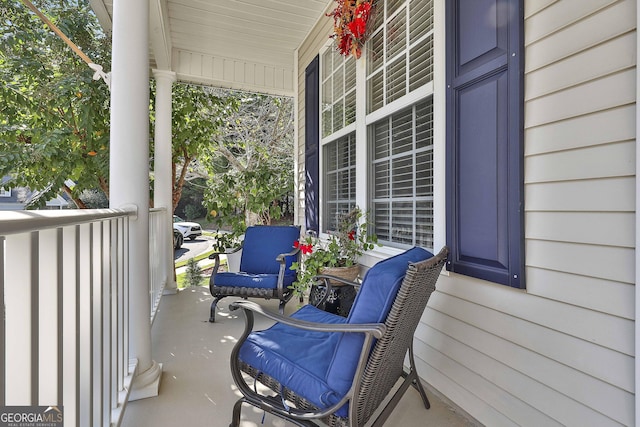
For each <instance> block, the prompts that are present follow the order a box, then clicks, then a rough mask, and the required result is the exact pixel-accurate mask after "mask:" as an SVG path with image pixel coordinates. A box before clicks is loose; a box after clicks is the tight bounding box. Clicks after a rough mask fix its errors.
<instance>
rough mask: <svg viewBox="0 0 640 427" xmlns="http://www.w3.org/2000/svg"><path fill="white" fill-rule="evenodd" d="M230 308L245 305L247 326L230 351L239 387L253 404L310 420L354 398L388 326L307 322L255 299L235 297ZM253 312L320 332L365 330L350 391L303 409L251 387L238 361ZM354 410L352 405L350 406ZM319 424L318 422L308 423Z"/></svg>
mask: <svg viewBox="0 0 640 427" xmlns="http://www.w3.org/2000/svg"><path fill="white" fill-rule="evenodd" d="M229 308H230V309H231V310H237V309H239V308H242V309H243V311H244V314H245V328H244V332H243V333H242V335H241V336H240V338H239V339H238V341H237V342H236V344H235V345H234V346H233V350H232V351H231V358H230V359H231V360H230V365H231V376H232V377H233V380H234V382H235V383H236V385H237V386H238V388H239V389H240V392H241V393H242V394H243V395H244V397H245V398H246V399H247V401H248V402H250V403H252V404H253V405H254V406H255V405H257V407H259V408H263V409H266V410H267V411H269V412H273V413H276V414H279V415H280V416H281V417H284V418H285V419H288V420H292V418H293V419H297V420H311V419H321V418H324V417H326V416H328V415H330V414H332V413H334V412H335V411H336V410H338V408H340V407H342V405H344V404H345V403H347V402H348V401H349V400H351V401H353V397H354V393H355V390H356V389H357V388H358V387H359V381H360V380H359V378H360V376H361V375H362V372H363V370H364V367H365V365H366V362H367V358H368V355H369V351H370V349H371V346H372V345H373V339H374V338H378V339H379V338H381V337H382V336H383V334H384V333H385V332H386V329H387V328H386V326H385V325H384V324H382V323H368V324H344V323H343V324H327V323H317V322H307V321H304V320H298V319H292V318H290V317H285V316H282V315H280V314H276V313H274V312H271V311H269V310H265V309H264V308H262V307H261V306H260V305H258V304H256V303H255V302H252V301H244V300H242V301H236V302H234V303H232V304H231V305H230V306H229ZM253 313H258V314H260V315H263V316H265V317H267V318H269V319H271V320H275V321H277V322H280V323H283V324H286V325H289V326H292V327H297V328H301V329H306V330H311V331H320V332H356V333H357V332H360V333H364V335H365V338H364V342H363V344H362V349H361V351H360V358H359V361H358V365H357V368H356V373H355V375H354V383H353V384H352V385H351V387H350V389H349V391H348V392H347V393H346V394H345V395H344V396H343V397H342V399H340V401H339V402H337V403H335V404H333V405H330V406H329V407H327V408H325V409H324V410H304V409H297V408H291V407H286V406H282V405H281V404H280V400H279V399H272V398H269V397H267V396H263V395H260V394H259V393H258V391H257V390H253V389H252V388H251V387H249V386H248V385H247V382H246V381H245V379H244V377H243V376H242V373H241V372H240V367H239V363H238V357H239V354H240V347H241V346H242V344H243V343H244V342H245V341H246V340H247V337H248V336H249V334H250V333H251V331H252V330H253V326H254V316H253ZM350 411H351V409H350ZM295 424H297V425H306V424H300V423H298V422H296V423H295ZM309 425H316V424H309Z"/></svg>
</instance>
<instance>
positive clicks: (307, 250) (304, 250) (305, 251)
mask: <svg viewBox="0 0 640 427" xmlns="http://www.w3.org/2000/svg"><path fill="white" fill-rule="evenodd" d="M301 249H302V254H303V255H304V254H310V253H313V245H302V247H301Z"/></svg>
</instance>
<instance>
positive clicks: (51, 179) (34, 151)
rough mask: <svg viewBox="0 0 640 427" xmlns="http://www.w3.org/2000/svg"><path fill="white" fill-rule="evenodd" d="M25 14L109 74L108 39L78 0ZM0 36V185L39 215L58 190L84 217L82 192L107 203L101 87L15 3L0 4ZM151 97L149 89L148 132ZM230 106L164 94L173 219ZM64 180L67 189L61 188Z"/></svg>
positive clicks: (48, 3)
mask: <svg viewBox="0 0 640 427" xmlns="http://www.w3.org/2000/svg"><path fill="white" fill-rule="evenodd" d="M35 5H36V6H37V7H39V8H40V10H41V11H43V12H44V13H45V14H47V15H48V17H49V19H50V20H51V21H53V23H54V24H55V25H56V26H57V27H58V28H60V29H61V30H62V32H63V33H65V34H66V35H67V36H68V37H69V38H70V39H71V40H72V41H73V42H74V43H75V44H76V45H78V46H79V47H80V48H81V49H82V51H83V52H84V53H85V54H86V55H88V56H89V57H90V58H91V59H92V60H93V62H94V63H97V64H100V65H102V66H103V68H104V69H105V70H108V69H110V68H111V65H110V64H111V42H110V39H109V37H107V36H106V35H105V34H104V33H103V31H102V29H101V28H100V25H99V23H98V21H97V18H96V17H95V15H94V14H93V12H92V11H91V9H90V8H89V6H88V2H87V0H65V1H61V0H55V1H54V0H40V1H36V2H35ZM0 34H1V36H0V81H1V83H2V84H0V111H1V113H2V114H1V115H0V153H2V155H1V156H0V177H3V176H7V175H9V176H11V177H12V178H13V180H12V182H11V183H10V184H9V185H11V186H24V187H29V188H32V189H35V190H38V191H40V193H41V197H40V198H39V199H38V202H39V204H40V205H41V204H44V203H45V202H46V200H48V199H50V198H52V197H54V196H55V195H57V194H58V193H59V192H60V191H61V190H62V191H65V192H67V193H68V194H69V195H70V196H71V197H72V198H73V200H74V201H75V202H76V205H78V207H81V208H82V207H88V206H87V204H86V203H84V201H83V199H82V197H83V195H86V194H90V193H87V192H86V190H92V191H95V190H97V189H99V190H100V191H102V192H103V193H104V194H105V195H106V197H107V198H108V195H109V128H110V114H109V90H108V88H107V85H106V84H104V83H103V82H101V81H94V80H93V79H92V77H93V73H94V71H93V70H91V69H90V68H89V67H88V66H87V64H86V63H84V62H83V61H82V60H81V59H80V58H79V57H78V56H77V55H76V54H75V53H74V52H73V51H72V50H71V49H70V48H69V47H68V46H67V45H66V44H65V43H64V42H63V41H62V40H61V39H60V38H59V37H58V36H57V35H56V34H55V33H53V32H52V31H51V30H50V29H49V28H48V27H47V26H45V25H44V24H43V22H42V21H41V20H40V19H39V18H38V17H37V16H36V15H35V14H34V13H32V12H31V11H30V10H29V9H28V8H27V7H25V5H24V4H23V3H22V2H20V1H19V0H3V2H2V3H1V4H0ZM154 92H155V85H154V84H153V81H152V84H151V96H150V99H151V104H152V105H151V120H150V124H151V126H152V130H153V119H154V115H153V111H154V108H153V107H154V106H153V103H154V100H155V95H154ZM234 102H235V99H234V98H224V99H223V98H220V97H217V96H215V95H214V94H213V93H212V92H211V91H207V90H205V88H203V87H199V86H193V85H186V84H176V85H174V88H173V118H172V120H173V136H174V138H173V147H172V149H173V166H172V175H173V178H174V179H173V182H174V186H173V189H172V191H173V208H174V209H175V206H176V205H177V203H178V201H179V200H180V197H181V194H182V188H183V185H184V183H185V180H186V179H187V178H188V176H189V174H190V171H191V169H192V168H193V166H192V165H193V164H194V161H195V159H196V158H197V156H198V154H199V152H200V150H201V147H202V145H208V144H211V143H212V136H213V135H216V134H217V133H218V128H219V127H220V126H222V125H223V124H224V123H226V121H225V115H228V114H231V113H232V112H233V111H234V110H235V107H234ZM153 134H154V133H153V131H152V132H150V136H151V144H150V146H151V153H152V152H153ZM150 157H151V154H150ZM150 163H151V161H150ZM141 167H147V165H141ZM69 179H70V180H71V181H73V182H74V183H75V186H73V187H70V186H67V185H66V184H65V182H68V181H67V180H69ZM95 200H96V199H95V198H92V201H91V203H90V204H89V206H91V207H94V205H93V202H94V201H95ZM103 200H104V199H103ZM150 200H151V203H153V197H151V199H150ZM32 207H38V205H37V204H35V205H34V206H32Z"/></svg>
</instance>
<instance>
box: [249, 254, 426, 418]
mask: <svg viewBox="0 0 640 427" xmlns="http://www.w3.org/2000/svg"><path fill="white" fill-rule="evenodd" d="M431 256H433V255H432V254H431V253H430V252H428V251H425V250H424V249H421V248H413V249H410V250H408V251H406V252H404V253H402V254H400V255H397V256H394V257H392V258H388V259H386V260H384V261H381V262H379V263H378V264H376V265H375V266H373V267H372V268H371V269H370V270H369V271H368V272H367V274H366V275H365V278H364V281H363V283H362V286H361V287H360V291H359V292H358V296H357V297H356V300H355V302H354V304H353V307H352V309H351V313H350V315H349V317H348V318H346V319H345V318H344V317H341V316H337V315H334V314H331V313H326V312H324V311H321V310H319V309H317V308H315V307H313V306H311V305H306V306H304V307H302V308H301V309H300V310H298V311H297V312H295V313H294V314H292V315H291V317H293V318H296V319H300V320H307V321H310V322H321V323H379V322H384V320H385V319H386V317H387V314H388V313H389V311H390V310H391V305H392V304H393V300H394V299H395V296H396V294H397V293H398V289H399V288H400V284H401V283H402V279H404V276H405V273H406V270H407V267H408V264H409V262H417V261H421V260H423V259H427V258H430V257H431ZM363 340H364V337H363V336H362V334H341V333H327V332H313V331H304V330H302V329H298V328H293V327H290V326H286V325H282V324H275V325H274V326H272V327H271V328H269V329H266V330H264V331H260V332H254V333H251V334H250V335H249V337H248V338H247V341H246V342H245V343H244V344H243V346H242V347H241V350H240V359H241V360H242V361H244V362H245V363H247V364H249V365H251V366H253V367H254V368H256V369H258V370H259V371H260V372H263V373H265V374H267V375H269V376H271V377H273V378H275V379H276V380H278V382H279V383H280V384H282V385H283V386H284V387H286V388H287V389H289V390H292V391H293V392H294V393H296V394H298V395H300V396H303V397H304V398H306V399H307V400H308V401H310V402H312V403H313V404H314V405H316V406H317V407H319V408H326V407H328V406H331V405H333V404H335V403H337V402H338V401H339V400H340V399H341V398H342V397H343V396H344V395H345V394H346V392H347V391H349V388H350V387H351V383H352V380H353V376H354V374H355V370H356V367H357V364H358V358H359V356H360V349H361V348H362V343H363ZM337 415H338V416H341V417H346V416H347V415H348V406H347V405H345V406H343V407H342V408H340V410H339V411H338V412H337Z"/></svg>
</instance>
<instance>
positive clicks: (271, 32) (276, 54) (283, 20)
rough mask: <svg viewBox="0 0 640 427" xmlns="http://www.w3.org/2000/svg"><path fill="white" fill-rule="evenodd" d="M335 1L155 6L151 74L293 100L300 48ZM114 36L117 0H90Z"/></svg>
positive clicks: (168, 0)
mask: <svg viewBox="0 0 640 427" xmlns="http://www.w3.org/2000/svg"><path fill="white" fill-rule="evenodd" d="M332 2H333V0H150V1H149V4H150V15H149V19H150V21H149V24H150V48H149V60H150V61H149V62H150V67H151V68H157V69H161V70H171V71H174V72H176V73H177V76H178V80H180V81H186V82H194V83H201V84H207V85H212V86H221V87H229V88H234V89H243V90H250V91H259V92H264V93H271V94H279V95H293V93H294V73H295V72H296V71H295V63H294V62H295V60H294V57H295V50H296V49H297V48H298V47H299V46H300V44H301V43H302V41H303V40H304V38H305V37H306V36H307V34H308V33H309V31H310V30H311V28H312V27H313V26H314V25H315V24H316V23H317V22H318V20H319V19H330V18H327V17H325V16H324V13H325V12H326V10H327V8H328V6H329V5H330V3H332ZM90 3H91V6H92V8H93V10H94V11H95V13H96V15H97V16H98V19H99V20H100V23H101V24H102V27H103V28H104V29H105V31H107V32H110V31H111V26H112V17H113V0H90Z"/></svg>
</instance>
